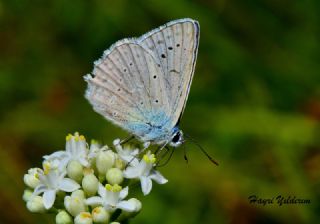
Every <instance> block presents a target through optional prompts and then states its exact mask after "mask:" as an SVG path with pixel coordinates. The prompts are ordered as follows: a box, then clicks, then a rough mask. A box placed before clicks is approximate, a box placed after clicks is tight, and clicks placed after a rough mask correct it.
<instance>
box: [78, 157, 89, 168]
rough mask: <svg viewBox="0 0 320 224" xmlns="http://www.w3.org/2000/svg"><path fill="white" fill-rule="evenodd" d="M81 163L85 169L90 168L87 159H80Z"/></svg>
mask: <svg viewBox="0 0 320 224" xmlns="http://www.w3.org/2000/svg"><path fill="white" fill-rule="evenodd" d="M79 163H80V164H81V165H82V166H84V167H88V166H89V162H88V160H87V159H86V158H79Z"/></svg>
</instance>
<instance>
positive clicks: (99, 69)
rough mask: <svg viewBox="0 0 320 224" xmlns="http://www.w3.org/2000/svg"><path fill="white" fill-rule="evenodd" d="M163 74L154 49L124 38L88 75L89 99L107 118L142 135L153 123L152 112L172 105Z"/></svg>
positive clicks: (139, 135) (108, 51) (87, 94)
mask: <svg viewBox="0 0 320 224" xmlns="http://www.w3.org/2000/svg"><path fill="white" fill-rule="evenodd" d="M161 73H162V71H161V68H160V67H159V66H158V64H157V63H156V62H155V59H154V58H153V55H152V53H151V52H148V50H146V49H144V48H142V47H141V46H140V45H138V44H136V43H135V41H134V40H130V39H126V40H122V41H119V42H118V43H116V44H115V45H114V46H113V47H111V48H110V50H107V51H106V52H105V53H104V56H103V58H102V59H100V60H99V61H97V62H96V63H95V66H94V70H93V72H92V75H88V76H86V80H87V82H88V84H89V85H88V90H87V92H86V98H87V99H88V100H89V102H90V103H91V104H92V105H93V107H94V110H95V111H97V112H98V113H99V114H101V115H103V116H104V117H105V118H106V119H108V120H110V121H111V122H113V123H115V124H117V125H118V126H120V127H122V128H124V129H126V130H127V131H130V132H132V133H133V134H135V135H137V136H138V137H141V135H144V134H146V133H144V132H146V130H147V129H148V124H150V123H152V122H154V121H152V119H153V116H152V115H153V114H156V113H157V112H158V111H160V110H168V108H169V105H168V96H167V95H166V92H165V91H163V89H165V87H164V83H163V80H162V79H160V80H159V77H161ZM154 125H157V123H155V124H154ZM159 125H160V124H159ZM141 127H142V128H141ZM145 129H146V130H145Z"/></svg>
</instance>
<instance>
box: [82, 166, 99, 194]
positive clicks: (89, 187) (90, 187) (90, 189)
mask: <svg viewBox="0 0 320 224" xmlns="http://www.w3.org/2000/svg"><path fill="white" fill-rule="evenodd" d="M98 186H99V180H98V178H97V177H96V176H95V175H94V173H93V170H89V169H85V172H84V178H83V179H82V188H83V190H84V192H86V194H87V195H88V196H93V195H95V194H96V193H97V191H98Z"/></svg>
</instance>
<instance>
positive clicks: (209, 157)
mask: <svg viewBox="0 0 320 224" xmlns="http://www.w3.org/2000/svg"><path fill="white" fill-rule="evenodd" d="M184 136H186V137H187V138H188V139H189V140H190V141H191V142H193V143H194V144H195V145H196V146H198V147H199V149H200V150H201V151H202V152H203V154H205V155H206V156H207V158H208V159H209V160H210V161H211V162H212V163H214V164H215V165H217V166H218V165H219V163H218V162H217V161H215V160H214V159H213V158H212V157H211V156H210V155H209V154H208V153H207V152H206V150H204V148H202V147H201V145H200V144H199V143H198V142H197V141H196V140H194V139H193V138H191V137H190V135H187V134H184Z"/></svg>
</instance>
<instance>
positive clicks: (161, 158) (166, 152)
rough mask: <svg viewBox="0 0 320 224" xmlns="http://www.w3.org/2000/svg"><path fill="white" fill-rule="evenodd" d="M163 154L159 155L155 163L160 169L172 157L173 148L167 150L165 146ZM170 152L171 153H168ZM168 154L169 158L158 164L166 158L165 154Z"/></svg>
mask: <svg viewBox="0 0 320 224" xmlns="http://www.w3.org/2000/svg"><path fill="white" fill-rule="evenodd" d="M165 150H166V151H165V152H164V153H163V155H161V157H160V159H159V161H158V162H157V164H156V167H162V166H165V165H166V164H167V163H168V162H169V161H170V159H171V157H172V155H173V152H174V149H173V148H169V147H168V146H165ZM170 150H171V151H170ZM169 152H170V155H169V157H168V158H167V159H166V161H165V162H164V163H162V164H161V165H159V164H160V162H161V161H162V160H163V159H164V158H165V157H166V156H167V154H168V153H169Z"/></svg>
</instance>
